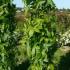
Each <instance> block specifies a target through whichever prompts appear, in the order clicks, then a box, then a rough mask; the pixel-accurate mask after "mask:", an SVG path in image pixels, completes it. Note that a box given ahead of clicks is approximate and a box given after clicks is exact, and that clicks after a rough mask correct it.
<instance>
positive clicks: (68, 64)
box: [57, 52, 70, 70]
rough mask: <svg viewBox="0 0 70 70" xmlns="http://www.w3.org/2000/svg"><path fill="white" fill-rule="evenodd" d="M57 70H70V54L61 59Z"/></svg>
mask: <svg viewBox="0 0 70 70" xmlns="http://www.w3.org/2000/svg"><path fill="white" fill-rule="evenodd" d="M57 70H70V52H69V53H67V54H66V56H63V57H62V58H61V60H60V62H59V64H58V68H57Z"/></svg>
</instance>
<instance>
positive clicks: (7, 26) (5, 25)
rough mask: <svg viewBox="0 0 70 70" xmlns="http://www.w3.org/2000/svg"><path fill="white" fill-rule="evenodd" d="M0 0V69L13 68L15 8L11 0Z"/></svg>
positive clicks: (11, 69)
mask: <svg viewBox="0 0 70 70" xmlns="http://www.w3.org/2000/svg"><path fill="white" fill-rule="evenodd" d="M0 1H1V2H0V70H13V68H14V66H15V62H16V61H15V53H16V50H17V49H16V44H17V41H16V38H15V36H16V34H15V33H14V30H15V26H16V24H15V19H14V15H15V12H16V9H15V5H13V4H12V3H11V0H0Z"/></svg>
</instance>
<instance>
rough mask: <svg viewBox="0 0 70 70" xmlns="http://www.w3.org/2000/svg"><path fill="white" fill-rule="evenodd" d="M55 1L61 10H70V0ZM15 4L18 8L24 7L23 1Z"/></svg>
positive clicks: (15, 0)
mask: <svg viewBox="0 0 70 70" xmlns="http://www.w3.org/2000/svg"><path fill="white" fill-rule="evenodd" d="M53 1H54V3H55V5H56V7H57V8H59V9H62V8H66V9H67V8H70V0H53ZM13 3H14V4H16V7H24V4H23V3H22V0H14V1H13Z"/></svg>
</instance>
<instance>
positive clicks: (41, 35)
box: [18, 0, 57, 70]
mask: <svg viewBox="0 0 70 70" xmlns="http://www.w3.org/2000/svg"><path fill="white" fill-rule="evenodd" d="M53 12H55V5H54V4H53V2H52V0H36V1H34V2H30V3H29V4H27V6H26V7H25V12H24V13H25V14H27V13H29V14H30V16H29V17H28V18H27V19H26V21H25V22H24V24H23V25H24V26H23V37H22V39H21V40H20V43H22V45H20V46H19V47H18V49H20V48H22V49H21V50H22V51H21V50H19V52H20V55H18V57H19V58H18V59H19V62H23V61H24V60H27V59H28V60H29V61H30V66H29V67H28V70H49V69H50V70H54V63H53V61H52V59H53V55H54V53H55V52H56V50H57V41H56V39H57V36H56V23H55V22H56V17H55V14H52V13H53ZM23 50H24V51H23ZM21 56H22V58H21ZM23 58H24V59H23Z"/></svg>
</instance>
